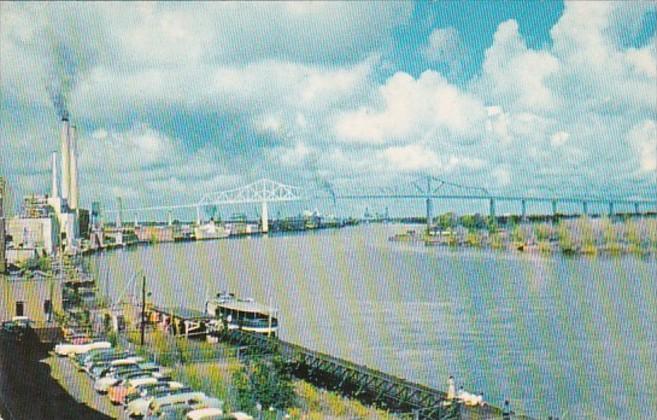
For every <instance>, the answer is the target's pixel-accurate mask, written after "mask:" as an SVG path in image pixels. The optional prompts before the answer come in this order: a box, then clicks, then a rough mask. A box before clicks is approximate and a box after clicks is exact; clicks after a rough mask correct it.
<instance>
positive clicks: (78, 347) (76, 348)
mask: <svg viewBox="0 0 657 420" xmlns="http://www.w3.org/2000/svg"><path fill="white" fill-rule="evenodd" d="M110 348H112V343H110V342H109V341H97V342H95V343H88V344H68V343H62V344H57V345H56V346H55V354H57V355H58V356H75V355H76V354H84V353H87V352H88V351H90V350H95V349H110Z"/></svg>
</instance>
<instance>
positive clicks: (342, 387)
mask: <svg viewBox="0 0 657 420" xmlns="http://www.w3.org/2000/svg"><path fill="white" fill-rule="evenodd" d="M211 334H212V335H214V336H216V337H218V338H219V339H220V340H222V341H224V342H228V343H231V344H234V345H238V346H244V347H248V348H250V349H252V350H255V351H256V352H258V353H264V354H271V353H278V354H280V355H281V356H282V357H283V358H284V359H285V360H286V361H287V362H288V363H289V365H290V366H291V368H292V370H293V373H294V374H295V375H296V376H297V377H300V378H302V379H305V380H308V381H310V382H312V383H314V384H316V385H318V386H321V387H324V388H328V389H336V390H339V391H340V392H342V393H344V394H345V395H348V396H351V397H355V398H357V399H360V400H362V401H363V402H366V403H369V404H372V405H376V406H377V407H381V408H384V409H388V410H391V411H393V412H398V413H410V414H413V415H414V417H415V418H423V419H441V420H442V419H488V418H490V419H492V418H500V417H501V416H502V410H501V409H499V408H497V407H494V406H490V405H486V406H483V407H466V406H464V405H463V404H459V403H457V402H455V401H453V402H451V403H447V399H446V397H447V395H446V393H445V392H442V391H439V390H436V389H433V388H431V387H428V386H425V385H421V384H417V383H413V382H410V381H408V380H406V379H403V378H399V377H396V376H393V375H389V374H386V373H382V372H379V371H377V370H374V369H372V368H369V367H367V366H364V365H359V364H356V363H353V362H350V361H347V360H344V359H340V358H338V357H335V356H331V355H328V354H325V353H321V352H317V351H314V350H310V349H308V348H305V347H302V346H299V345H297V344H292V343H288V342H286V341H283V340H280V339H278V338H272V337H267V336H264V335H259V334H253V333H249V332H246V331H241V330H237V329H234V330H227V329H223V330H220V331H215V332H212V333H211ZM514 418H517V419H521V418H522V419H529V417H525V416H518V415H514Z"/></svg>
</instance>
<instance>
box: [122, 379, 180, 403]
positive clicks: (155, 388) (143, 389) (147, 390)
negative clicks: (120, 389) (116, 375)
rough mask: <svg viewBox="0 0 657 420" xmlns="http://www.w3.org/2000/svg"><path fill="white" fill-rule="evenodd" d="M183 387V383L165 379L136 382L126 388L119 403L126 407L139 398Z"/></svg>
mask: <svg viewBox="0 0 657 420" xmlns="http://www.w3.org/2000/svg"><path fill="white" fill-rule="evenodd" d="M184 388H185V385H183V384H181V383H180V382H176V381H167V380H158V381H157V382H155V383H144V384H138V385H135V386H134V387H132V388H128V392H127V393H126V395H125V397H124V398H123V401H122V402H121V403H122V404H123V406H124V407H127V406H128V404H130V403H131V402H132V401H134V400H137V399H139V398H145V397H152V396H153V395H155V394H162V395H164V393H165V392H169V391H175V390H183V389H184ZM188 390H189V391H191V388H188ZM149 402H150V401H149ZM146 406H148V404H146Z"/></svg>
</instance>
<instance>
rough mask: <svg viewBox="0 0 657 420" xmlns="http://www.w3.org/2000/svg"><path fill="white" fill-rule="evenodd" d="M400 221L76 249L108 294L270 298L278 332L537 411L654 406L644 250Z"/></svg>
mask: <svg viewBox="0 0 657 420" xmlns="http://www.w3.org/2000/svg"><path fill="white" fill-rule="evenodd" d="M405 228H406V227H405V226H400V225H361V226H357V227H352V228H346V229H341V230H324V231H318V232H312V233H305V234H295V235H284V236H283V235H282V236H271V237H253V238H241V239H229V240H219V241H207V242H186V243H168V244H166V243H165V244H159V245H154V246H144V247H136V248H132V249H125V250H119V251H111V252H107V253H104V254H98V255H95V256H92V257H90V261H91V266H92V271H93V272H94V273H95V274H96V275H97V278H98V279H99V280H100V288H101V290H102V291H106V292H107V293H109V295H110V296H112V297H113V298H115V299H116V298H117V297H118V296H120V295H122V294H123V295H124V296H127V295H128V294H130V293H133V288H132V287H129V286H128V283H129V282H130V279H131V278H133V276H134V274H135V273H136V272H137V271H139V270H143V272H144V273H145V274H146V277H147V281H148V289H149V291H151V292H152V296H151V298H150V299H152V301H154V302H155V303H157V304H161V305H167V306H187V307H194V308H198V309H202V308H203V306H204V303H205V301H206V299H207V298H208V297H209V296H210V295H212V294H215V293H217V292H219V291H221V290H230V291H234V292H236V293H237V294H238V295H239V296H242V297H253V298H255V299H256V300H257V301H259V302H261V303H265V304H267V303H270V302H271V303H272V305H273V306H275V307H277V308H278V309H279V311H280V312H279V320H280V322H281V331H280V336H281V338H283V339H284V340H287V341H291V342H294V343H298V344H302V345H304V346H306V347H309V348H312V349H315V350H319V351H323V352H327V353H330V354H333V355H336V356H339V357H343V358H346V359H349V360H351V361H354V362H357V363H362V364H365V365H367V366H370V367H375V368H378V369H380V370H383V371H385V372H388V373H392V374H395V375H398V376H401V377H405V378H407V379H410V380H413V381H416V382H420V383H424V384H428V385H432V386H436V387H439V388H440V389H445V388H446V383H447V378H448V376H449V375H454V376H455V378H456V380H457V384H459V385H461V384H462V385H464V387H465V388H466V390H470V391H476V392H484V393H485V398H486V400H488V401H490V402H491V403H493V404H495V405H498V406H499V405H501V404H502V402H503V401H504V399H505V398H508V399H509V400H510V401H511V405H512V407H513V408H514V409H515V410H516V411H518V412H524V413H526V414H529V415H532V416H536V417H542V418H546V417H547V416H548V415H551V416H559V417H560V418H561V419H565V418H568V419H570V418H609V419H612V418H613V419H616V418H628V419H629V418H632V419H636V418H657V280H656V279H657V261H656V260H655V257H654V256H652V257H649V258H639V257H635V256H627V257H595V258H588V257H562V256H541V255H524V254H517V253H508V252H494V251H482V250H470V249H465V250H464V249H460V250H450V249H447V248H442V247H425V246H423V245H415V244H404V243H395V242H389V241H388V237H389V236H390V235H392V234H394V233H398V232H401V231H403V230H405Z"/></svg>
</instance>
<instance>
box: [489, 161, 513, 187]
mask: <svg viewBox="0 0 657 420" xmlns="http://www.w3.org/2000/svg"><path fill="white" fill-rule="evenodd" d="M492 175H493V179H494V180H495V183H496V184H497V185H496V186H498V187H506V186H508V185H511V172H510V170H509V168H508V167H507V166H504V165H502V166H497V167H496V168H495V169H493V171H492Z"/></svg>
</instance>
